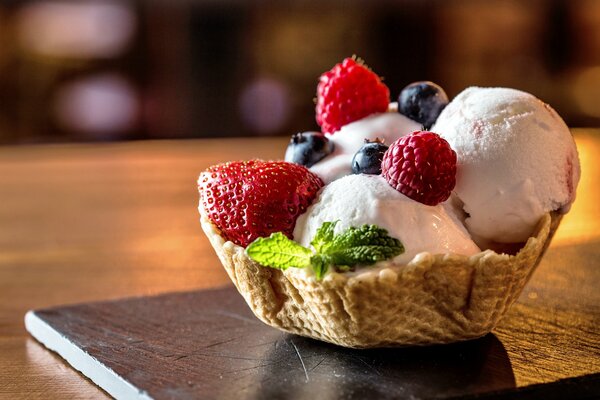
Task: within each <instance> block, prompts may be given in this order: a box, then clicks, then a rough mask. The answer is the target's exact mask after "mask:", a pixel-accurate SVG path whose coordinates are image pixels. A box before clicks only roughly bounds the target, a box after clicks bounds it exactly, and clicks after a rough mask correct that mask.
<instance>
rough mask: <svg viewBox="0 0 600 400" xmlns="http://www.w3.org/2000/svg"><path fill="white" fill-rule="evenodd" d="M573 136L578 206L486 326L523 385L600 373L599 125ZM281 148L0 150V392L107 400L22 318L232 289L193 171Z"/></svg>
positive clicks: (248, 143) (228, 143) (193, 145)
mask: <svg viewBox="0 0 600 400" xmlns="http://www.w3.org/2000/svg"><path fill="white" fill-rule="evenodd" d="M574 132H575V138H576V141H577V143H578V148H579V152H580V158H581V162H582V169H583V174H582V180H581V182H580V186H579V190H578V199H577V201H576V203H575V205H574V206H573V209H572V211H571V213H570V214H568V215H567V216H566V217H565V218H564V219H563V223H562V225H561V227H560V228H559V231H558V232H557V235H556V237H555V239H554V242H553V243H552V245H551V247H550V249H549V251H548V253H547V255H546V257H545V259H544V260H543V261H542V263H541V264H540V266H539V268H538V270H537V271H536V273H535V274H534V276H533V278H532V280H531V282H530V284H529V285H528V286H527V288H526V289H525V291H524V293H523V294H522V296H521V297H520V299H519V301H518V302H517V303H516V304H515V306H514V307H513V308H512V310H511V311H510V312H509V313H508V314H507V316H506V317H505V319H504V320H503V321H502V322H501V324H500V326H499V327H498V329H497V330H496V331H495V332H494V333H495V335H496V337H497V338H498V340H499V341H500V342H501V344H502V346H503V347H504V349H505V350H506V354H507V357H508V359H509V361H510V365H511V368H512V373H513V375H514V379H515V384H516V385H517V386H525V385H530V384H533V383H543V382H551V381H555V380H557V379H562V378H567V377H573V376H581V375H585V374H591V373H598V372H600V339H599V336H598V335H599V333H598V332H599V331H600V291H599V290H598V287H600V206H599V204H600V189H599V188H600V186H599V183H600V161H599V157H598V156H599V155H600V130H591V129H587V130H584V129H580V130H574ZM286 140H287V139H285V138H277V139H258V138H255V139H229V140H198V141H155V142H135V143H121V144H102V145H97V144H96V145H51V146H23V147H4V148H0V398H11V399H13V398H17V399H18V398H103V397H104V396H105V394H104V393H103V392H101V391H100V390H99V389H97V388H96V387H95V386H94V385H93V384H91V383H89V382H88V381H87V380H85V379H84V378H82V376H81V375H79V374H78V373H77V372H75V371H73V370H71V369H70V368H69V367H68V366H66V365H65V364H64V363H63V362H62V361H61V360H60V359H59V358H58V357H56V356H55V355H53V354H51V353H49V352H47V351H46V350H45V349H44V348H43V347H41V346H40V345H38V344H37V343H36V342H35V341H34V340H33V339H31V338H29V337H28V335H27V334H26V332H25V330H24V327H23V316H24V314H25V312H26V311H27V310H29V309H39V308H45V307H48V306H53V305H59V304H68V303H79V302H86V301H92V300H104V299H115V298H119V297H124V296H132V295H147V294H157V293H164V292H169V291H179V290H192V289H199V288H211V287H217V286H222V285H224V284H226V283H228V278H227V276H226V274H225V272H224V271H223V269H222V268H221V267H220V264H219V261H218V260H217V258H216V256H215V255H214V253H213V251H212V249H211V248H210V245H209V243H208V241H207V240H206V238H205V237H204V236H203V234H202V232H201V230H200V227H199V222H198V220H197V212H196V202H197V194H196V185H195V180H196V177H197V175H198V173H199V172H200V171H201V170H202V169H204V168H206V167H207V166H209V165H211V164H214V163H217V162H220V161H226V160H234V159H249V158H253V157H261V158H279V157H281V155H282V154H283V149H284V148H285V145H286ZM490 373H493V372H490Z"/></svg>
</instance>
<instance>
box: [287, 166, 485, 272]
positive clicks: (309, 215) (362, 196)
mask: <svg viewBox="0 0 600 400" xmlns="http://www.w3.org/2000/svg"><path fill="white" fill-rule="evenodd" d="M328 221H339V222H338V223H337V225H336V227H335V230H336V233H340V232H343V231H345V230H346V229H348V228H349V227H351V226H354V227H359V226H362V225H364V224H375V225H377V226H379V227H381V228H384V229H386V230H387V231H388V233H389V234H390V236H392V237H395V238H397V239H399V240H400V241H401V242H402V244H403V245H404V248H405V252H404V253H403V254H401V255H399V256H398V257H396V258H395V259H394V261H395V262H398V263H407V262H409V261H410V260H412V259H413V257H414V256H415V255H417V254H418V253H421V252H425V251H427V252H429V253H432V254H442V253H456V254H464V255H471V254H475V253H478V252H479V251H480V250H479V248H478V247H477V245H475V243H474V242H473V241H472V240H471V238H470V236H469V234H468V233H467V231H466V230H465V228H464V227H463V226H462V225H461V223H460V222H459V221H458V220H457V218H456V217H455V215H454V214H453V213H451V212H448V210H447V209H446V207H445V206H443V205H437V206H433V207H432V206H426V205H424V204H421V203H418V202H416V201H414V200H411V199H409V198H408V197H406V196H404V195H403V194H401V193H400V192H398V191H396V190H395V189H394V188H392V187H391V186H390V185H389V184H388V183H387V181H386V180H385V179H384V178H383V177H381V176H379V175H363V174H359V175H349V176H346V177H344V178H341V179H338V180H336V181H335V182H332V183H331V184H329V185H327V186H325V188H324V189H323V192H322V193H321V195H320V196H319V198H318V200H317V201H316V202H315V203H314V204H313V205H312V206H311V207H309V208H308V210H307V211H306V213H304V214H302V215H301V216H300V217H299V218H298V220H297V221H296V227H295V229H294V239H295V240H296V241H297V242H299V243H301V244H302V245H304V246H309V245H310V241H311V239H312V238H313V237H314V235H315V233H316V231H317V229H318V228H319V227H321V225H322V224H323V222H328Z"/></svg>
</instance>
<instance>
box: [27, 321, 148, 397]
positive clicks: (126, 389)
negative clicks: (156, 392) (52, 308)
mask: <svg viewBox="0 0 600 400" xmlns="http://www.w3.org/2000/svg"><path fill="white" fill-rule="evenodd" d="M25 328H26V329H27V331H28V332H29V333H30V334H31V336H33V337H34V338H35V339H36V340H37V341H38V342H40V343H42V344H43V345H44V346H46V348H48V349H49V350H52V351H54V352H56V353H57V354H58V355H60V356H61V357H62V358H64V359H65V360H66V361H67V362H68V363H69V364H71V366H72V367H73V368H74V369H76V370H77V371H79V372H81V373H82V374H83V375H85V376H87V377H88V378H89V379H90V380H91V381H92V382H94V383H95V384H96V385H98V386H99V387H101V388H102V389H103V390H104V391H106V392H107V393H108V394H110V395H111V396H113V397H114V398H115V399H140V400H149V399H152V398H151V397H150V396H149V395H148V393H146V392H145V391H143V390H140V389H138V388H137V387H135V386H133V385H132V384H131V383H129V382H127V381H126V380H125V379H123V378H122V377H120V376H119V375H117V374H116V373H115V372H114V371H113V370H112V369H110V368H108V367H107V366H106V365H104V364H102V363H101V362H100V361H98V360H97V359H95V358H94V357H92V356H91V355H89V354H88V353H86V352H85V351H83V350H82V349H80V348H79V347H77V346H76V345H75V344H74V343H73V342H71V341H70V340H69V339H67V338H66V337H65V336H64V335H62V334H61V333H60V332H58V331H56V330H55V329H54V328H52V327H51V326H50V325H48V324H47V323H46V322H45V321H44V320H42V319H41V318H40V317H38V316H37V315H36V313H35V311H28V312H27V314H25Z"/></svg>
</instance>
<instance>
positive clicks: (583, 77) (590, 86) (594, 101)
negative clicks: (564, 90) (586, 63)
mask: <svg viewBox="0 0 600 400" xmlns="http://www.w3.org/2000/svg"><path fill="white" fill-rule="evenodd" d="M571 93H572V96H573V100H574V101H575V103H576V105H577V107H579V109H580V110H581V112H582V113H584V114H586V115H589V116H591V117H596V118H600V101H598V99H600V66H596V67H591V68H586V69H583V70H582V71H580V72H579V73H578V74H576V76H575V79H574V82H573V85H572V87H571Z"/></svg>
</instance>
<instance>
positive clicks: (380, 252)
mask: <svg viewBox="0 0 600 400" xmlns="http://www.w3.org/2000/svg"><path fill="white" fill-rule="evenodd" d="M322 252H323V253H324V254H325V255H327V256H328V257H329V259H330V260H331V262H332V263H333V264H334V265H341V266H354V265H371V264H374V263H376V262H378V261H383V260H387V259H389V258H393V257H395V256H397V255H399V254H402V253H404V246H403V245H402V243H401V242H400V241H399V240H398V239H395V238H393V237H391V236H389V235H388V232H387V231H386V230H385V229H383V228H380V227H378V226H377V225H363V226H361V227H360V228H354V227H351V228H348V230H346V231H345V232H344V233H342V234H339V235H336V236H334V238H333V240H332V241H331V242H330V243H328V244H326V245H324V246H322Z"/></svg>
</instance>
